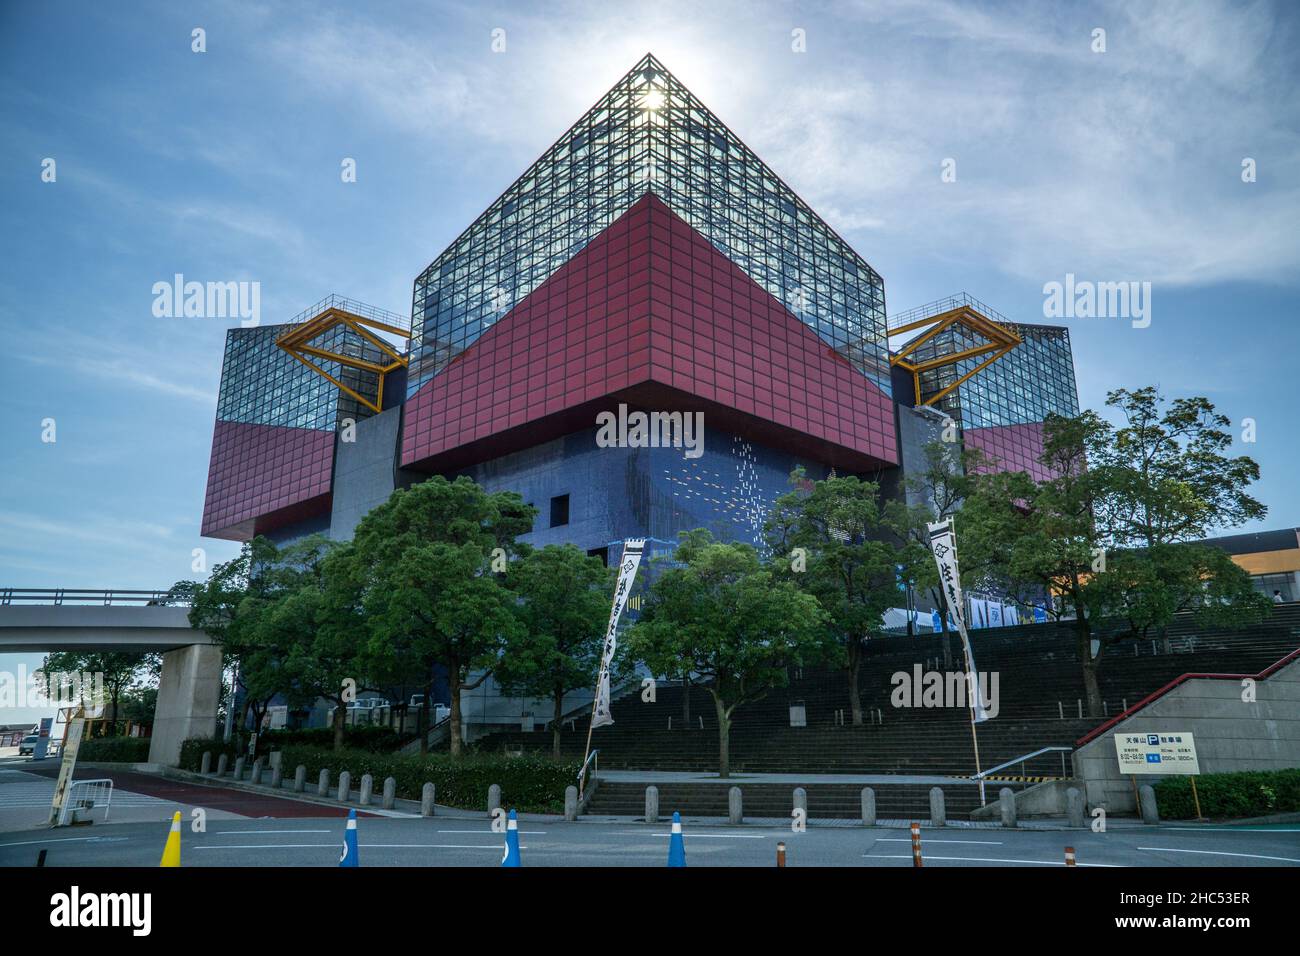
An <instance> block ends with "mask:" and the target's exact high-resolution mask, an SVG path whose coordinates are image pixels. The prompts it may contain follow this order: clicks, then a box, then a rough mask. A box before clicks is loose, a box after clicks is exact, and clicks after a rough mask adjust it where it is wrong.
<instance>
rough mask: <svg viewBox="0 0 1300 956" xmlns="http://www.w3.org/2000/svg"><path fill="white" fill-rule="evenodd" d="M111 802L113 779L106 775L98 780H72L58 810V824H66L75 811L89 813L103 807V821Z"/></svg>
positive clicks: (105, 819)
mask: <svg viewBox="0 0 1300 956" xmlns="http://www.w3.org/2000/svg"><path fill="white" fill-rule="evenodd" d="M112 802H113V781H112V780H109V779H108V778H107V777H103V778H101V779H98V780H74V781H72V783H70V784H69V785H68V795H67V797H66V798H65V799H64V801H63V807H62V809H60V810H59V826H61V827H63V826H67V825H68V823H69V822H70V821H71V819H73V814H75V813H76V812H77V811H79V810H80V811H83V813H86V814H88V813H91V812H92V811H95V810H99V809H100V808H103V810H104V821H105V822H107V820H108V808H109V805H110V804H111V803H112Z"/></svg>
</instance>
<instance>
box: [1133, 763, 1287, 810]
mask: <svg viewBox="0 0 1300 956" xmlns="http://www.w3.org/2000/svg"><path fill="white" fill-rule="evenodd" d="M1155 792H1156V806H1157V807H1159V808H1160V816H1161V817H1162V818H1164V819H1169V820H1190V819H1193V818H1195V816H1196V803H1195V801H1194V800H1193V799H1192V785H1191V782H1190V780H1189V778H1188V777H1166V778H1165V779H1164V780H1161V781H1160V782H1159V783H1157V784H1156V785H1155ZM1196 793H1197V796H1199V797H1200V798H1201V813H1202V814H1204V815H1205V816H1207V817H1211V818H1214V819H1231V818H1234V817H1264V816H1268V815H1269V814H1273V813H1295V812H1300V768H1296V769H1291V770H1245V771H1241V772H1239V773H1209V774H1205V775H1204V776H1198V777H1197V778H1196Z"/></svg>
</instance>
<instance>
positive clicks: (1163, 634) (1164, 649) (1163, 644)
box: [1160, 625, 1174, 654]
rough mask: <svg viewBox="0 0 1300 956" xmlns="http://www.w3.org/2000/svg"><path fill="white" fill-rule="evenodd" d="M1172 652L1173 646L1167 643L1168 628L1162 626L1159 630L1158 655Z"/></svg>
mask: <svg viewBox="0 0 1300 956" xmlns="http://www.w3.org/2000/svg"><path fill="white" fill-rule="evenodd" d="M1173 652H1174V646H1173V645H1172V644H1171V643H1169V626H1168V625H1164V626H1162V627H1161V628H1160V653H1161V654H1172V653H1173Z"/></svg>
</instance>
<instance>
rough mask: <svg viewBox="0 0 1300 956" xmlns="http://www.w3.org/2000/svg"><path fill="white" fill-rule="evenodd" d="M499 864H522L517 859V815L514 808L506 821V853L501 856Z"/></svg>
mask: <svg viewBox="0 0 1300 956" xmlns="http://www.w3.org/2000/svg"><path fill="white" fill-rule="evenodd" d="M501 865H502V866H522V865H523V864H522V863H521V862H520V860H519V815H518V814H517V813H515V811H514V810H511V811H510V816H509V818H508V819H507V821H506V855H505V856H503V857H502V858H501Z"/></svg>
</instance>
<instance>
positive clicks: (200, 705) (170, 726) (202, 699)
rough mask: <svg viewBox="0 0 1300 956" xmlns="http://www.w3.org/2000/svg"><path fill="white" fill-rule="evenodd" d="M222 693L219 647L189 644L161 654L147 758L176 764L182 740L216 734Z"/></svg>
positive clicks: (171, 765)
mask: <svg viewBox="0 0 1300 956" xmlns="http://www.w3.org/2000/svg"><path fill="white" fill-rule="evenodd" d="M220 697H221V648H220V647H217V646H216V645H215V644H190V645H189V646H187V647H178V648H176V650H174V651H166V652H165V653H164V654H163V662H162V674H161V675H160V676H159V678H158V704H157V707H156V709H155V711H154V721H153V736H152V737H151V739H150V741H149V762H150V763H160V764H165V765H166V766H169V767H175V766H177V765H178V764H179V763H180V759H181V744H182V743H183V742H184V741H186V740H189V739H191V738H195V737H215V736H216V733H217V703H218V701H219V699H220Z"/></svg>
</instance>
